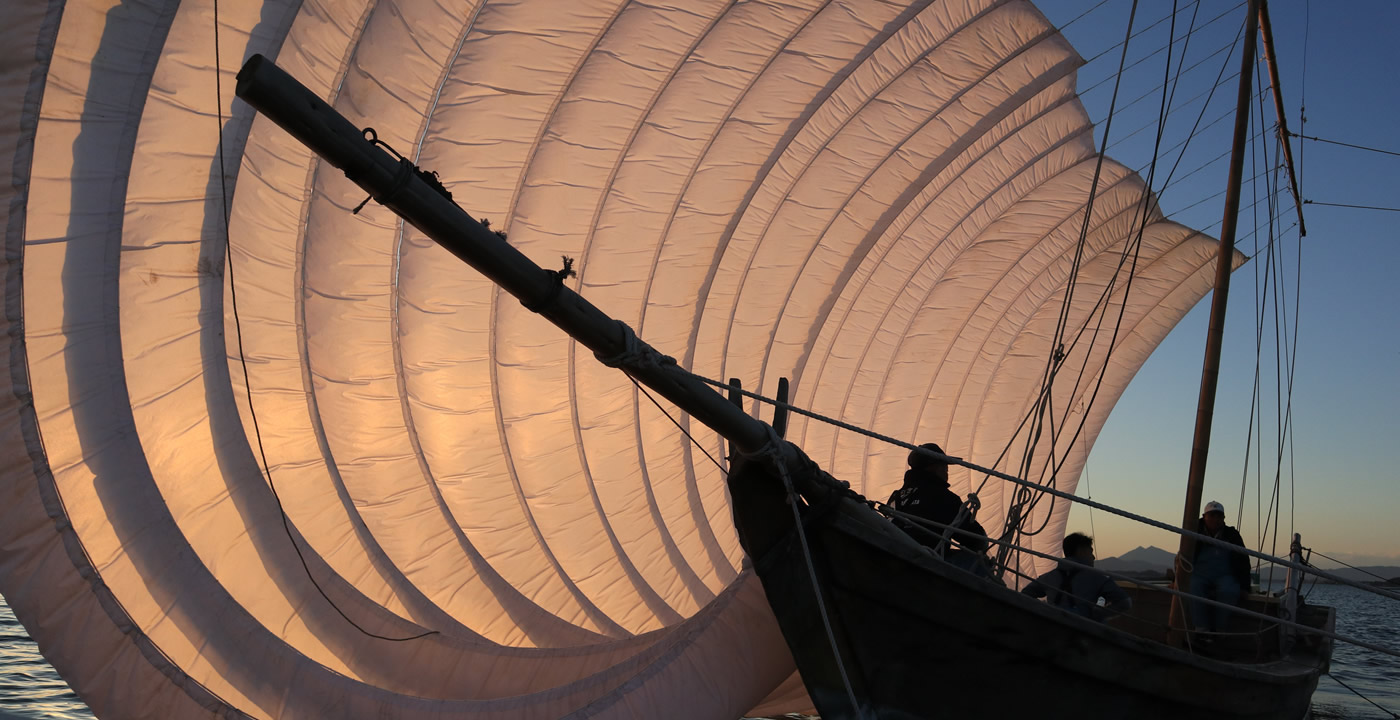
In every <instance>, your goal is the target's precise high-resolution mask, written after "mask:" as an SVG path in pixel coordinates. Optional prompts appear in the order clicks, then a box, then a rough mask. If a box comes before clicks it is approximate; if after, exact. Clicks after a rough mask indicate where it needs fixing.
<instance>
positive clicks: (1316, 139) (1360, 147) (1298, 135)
mask: <svg viewBox="0 0 1400 720" xmlns="http://www.w3.org/2000/svg"><path fill="white" fill-rule="evenodd" d="M1288 136H1289V137H1296V138H1302V139H1304V140H1312V141H1313V142H1320V143H1327V144H1328V145H1341V146H1342V147H1349V148H1355V149H1357V150H1366V151H1368V152H1373V153H1381V154H1382V155H1394V156H1396V157H1400V152H1395V151H1394V150H1382V149H1380V148H1373V147H1367V146H1365V145H1354V144H1352V143H1345V142H1341V141H1340V140H1328V139H1326V138H1320V137H1313V136H1312V135H1303V134H1301V133H1295V132H1291V133H1288Z"/></svg>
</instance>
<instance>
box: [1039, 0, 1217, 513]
mask: <svg viewBox="0 0 1400 720" xmlns="http://www.w3.org/2000/svg"><path fill="white" fill-rule="evenodd" d="M1196 8H1197V10H1198V11H1199V9H1200V3H1199V2H1198V3H1196ZM1176 15H1177V5H1176V1H1175V0H1173V2H1172V14H1171V18H1172V23H1171V26H1170V28H1169V31H1168V42H1167V48H1168V49H1170V48H1171V47H1172V45H1174V44H1175V43H1176V40H1175V38H1176ZM1195 24H1196V14H1195V13H1193V14H1192V16H1191V25H1190V26H1188V28H1187V30H1186V34H1185V35H1184V36H1183V39H1182V48H1181V58H1182V61H1181V62H1180V63H1178V64H1177V70H1176V76H1175V78H1174V79H1173V78H1172V54H1171V53H1170V52H1168V53H1167V62H1166V65H1165V67H1164V69H1163V75H1164V77H1163V80H1162V83H1161V85H1159V86H1158V87H1159V88H1160V89H1161V90H1162V101H1161V103H1160V105H1159V106H1158V108H1157V137H1156V140H1155V143H1154V145H1153V147H1152V162H1151V163H1150V164H1149V167H1148V171H1147V178H1146V179H1145V181H1144V182H1143V191H1142V195H1141V197H1139V199H1138V206H1137V210H1136V212H1137V217H1136V218H1135V219H1134V222H1133V224H1134V225H1137V226H1138V229H1137V233H1136V237H1134V238H1133V240H1131V241H1130V242H1127V243H1125V244H1124V248H1123V253H1122V255H1120V257H1119V261H1118V267H1117V268H1116V269H1115V270H1114V273H1113V276H1112V278H1110V279H1109V282H1108V283H1107V286H1106V287H1105V288H1104V293H1103V296H1104V297H1108V296H1110V295H1111V294H1112V293H1113V290H1114V288H1115V286H1116V285H1117V282H1118V277H1119V274H1120V272H1121V271H1122V269H1123V264H1124V261H1125V259H1126V258H1127V257H1128V255H1130V254H1131V256H1132V264H1131V266H1130V267H1129V268H1128V279H1127V282H1126V283H1124V286H1123V302H1122V304H1121V305H1119V308H1118V317H1117V319H1116V320H1115V322H1114V326H1113V333H1112V335H1111V336H1110V338H1109V342H1108V348H1107V351H1106V352H1105V355H1104V364H1105V367H1106V366H1107V364H1108V361H1109V359H1110V358H1111V357H1112V355H1113V348H1114V346H1115V345H1116V344H1117V341H1118V333H1119V332H1120V330H1121V329H1122V325H1123V317H1124V315H1125V314H1126V312H1127V307H1128V297H1129V296H1130V294H1131V292H1132V285H1133V279H1134V277H1135V274H1136V271H1137V262H1138V259H1139V257H1140V255H1141V251H1142V240H1143V236H1144V234H1145V233H1146V232H1147V226H1148V225H1149V224H1150V223H1149V220H1148V218H1149V217H1150V213H1149V212H1148V211H1149V207H1150V200H1151V197H1152V183H1153V180H1154V179H1155V178H1156V174H1157V161H1158V159H1159V158H1160V157H1161V149H1162V138H1163V137H1164V136H1165V134H1166V123H1167V116H1168V115H1169V114H1170V112H1169V110H1170V108H1171V105H1172V101H1173V99H1174V98H1175V97H1176V89H1177V87H1179V86H1180V83H1181V76H1182V72H1183V70H1182V68H1183V67H1184V65H1185V58H1186V51H1187V50H1188V48H1189V47H1190V42H1191V37H1192V35H1193V33H1194V32H1195V30H1196V27H1195ZM1168 85H1170V90H1168ZM1139 221H1140V222H1139ZM1099 306H1100V304H1098V303H1096V307H1095V308H1094V310H1093V311H1091V312H1090V317H1093V315H1094V314H1095V312H1098V310H1099ZM1101 307H1102V312H1098V315H1099V323H1098V325H1096V326H1095V328H1094V334H1093V336H1091V338H1090V340H1089V346H1090V348H1092V347H1093V346H1094V344H1095V343H1096V342H1097V341H1098V335H1099V331H1100V329H1101V328H1102V324H1103V320H1104V318H1105V316H1106V315H1107V312H1108V305H1107V303H1103V304H1102V305H1101ZM1087 325H1088V321H1087V320H1086V322H1085V326H1086V327H1087ZM1091 356H1092V353H1091V352H1087V351H1086V352H1085V353H1084V362H1083V363H1082V364H1081V365H1080V369H1079V375H1078V377H1076V378H1075V383H1074V387H1073V389H1072V390H1071V391H1070V397H1075V396H1076V395H1077V394H1078V391H1079V383H1080V382H1082V381H1083V379H1084V373H1085V372H1086V371H1087V369H1088V365H1089V359H1090V357H1091ZM1103 380H1104V373H1099V374H1098V378H1097V381H1096V382H1095V384H1094V390H1093V392H1092V393H1091V394H1090V396H1089V399H1088V400H1087V401H1086V402H1082V403H1080V404H1079V406H1080V407H1082V408H1083V410H1082V415H1081V417H1080V421H1079V425H1078V427H1077V428H1076V430H1075V432H1074V435H1073V436H1072V437H1071V438H1070V441H1069V443H1068V444H1067V446H1066V449H1065V453H1064V456H1063V457H1062V458H1060V460H1059V462H1058V463H1056V464H1055V465H1054V467H1053V468H1052V469H1051V471H1050V477H1051V482H1052V483H1053V482H1054V479H1055V478H1056V477H1058V475H1059V470H1060V468H1061V467H1063V466H1064V464H1065V463H1066V462H1068V461H1069V454H1070V450H1071V449H1072V448H1073V447H1074V443H1075V441H1077V440H1078V439H1079V436H1080V434H1082V433H1083V431H1084V424H1085V423H1086V422H1087V421H1088V417H1089V410H1090V409H1091V408H1092V407H1093V406H1094V401H1095V400H1096V399H1097V398H1098V394H1099V390H1100V389H1101V388H1102V386H1103ZM1072 410H1073V407H1067V408H1065V414H1064V418H1063V419H1062V428H1061V431H1063V428H1064V427H1067V426H1068V424H1069V416H1070V413H1071V412H1072ZM1059 441H1060V434H1059V432H1056V431H1054V429H1053V428H1052V431H1051V453H1050V458H1049V459H1050V460H1051V461H1053V460H1054V457H1053V456H1054V450H1053V449H1054V448H1055V447H1058V446H1059ZM1086 462H1087V458H1086ZM1044 497H1045V493H1043V492H1042V493H1040V495H1039V496H1038V497H1037V498H1036V499H1035V500H1034V501H1032V503H1031V505H1030V509H1031V510H1033V509H1034V508H1035V505H1037V504H1038V503H1039V501H1040V500H1041V499H1042V498H1044ZM1051 497H1052V499H1051V506H1050V510H1048V511H1046V514H1045V522H1044V523H1042V526H1041V528H1040V529H1038V530H1037V531H1036V533H1032V534H1038V533H1039V532H1040V531H1041V530H1043V529H1044V527H1045V525H1046V524H1048V523H1049V518H1050V514H1051V513H1052V512H1053V511H1054V499H1053V496H1051Z"/></svg>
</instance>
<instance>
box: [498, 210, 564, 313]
mask: <svg viewBox="0 0 1400 720" xmlns="http://www.w3.org/2000/svg"><path fill="white" fill-rule="evenodd" d="M482 224H483V226H484V227H486V228H487V229H488V230H489V229H490V228H491V225H490V224H489V222H484V223H482ZM496 234H497V235H501V232H500V231H496ZM502 237H504V236H502ZM560 257H562V258H563V260H564V269H562V270H546V271H544V272H545V274H546V275H548V276H549V289H548V290H546V291H545V294H544V297H542V298H539V299H538V300H536V301H534V302H525V300H524V299H522V300H521V301H520V304H521V305H524V306H525V309H526V310H529V311H530V312H534V313H537V312H543V311H544V310H545V308H548V307H549V306H550V305H553V304H554V301H555V300H558V299H559V293H560V291H562V290H563V289H564V281H565V280H566V279H568V278H571V277H576V276H577V275H578V273H576V272H574V259H573V258H571V257H569V256H567V255H561V256H560Z"/></svg>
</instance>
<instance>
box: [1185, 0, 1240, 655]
mask: <svg viewBox="0 0 1400 720" xmlns="http://www.w3.org/2000/svg"><path fill="white" fill-rule="evenodd" d="M1248 5H1249V7H1248V11H1247V12H1248V17H1247V18H1246V20H1245V31H1244V54H1243V57H1242V58H1241V60H1240V87H1239V97H1238V98H1237V101H1236V106H1235V139H1234V145H1233V148H1232V150H1231V152H1230V172H1229V180H1228V186H1227V187H1226V190H1225V218H1224V220H1222V221H1221V223H1220V253H1219V255H1218V256H1217V258H1216V266H1215V294H1214V295H1213V297H1212V298H1211V303H1210V326H1209V329H1208V330H1207V331H1206V356H1205V362H1204V363H1203V366H1202V368H1201V394H1200V397H1199V398H1198V400H1197V401H1196V434H1195V437H1194V439H1193V440H1192V443H1191V467H1190V470H1189V471H1188V474H1187V480H1186V507H1185V510H1184V511H1183V513H1182V517H1181V527H1182V529H1183V530H1188V531H1191V532H1195V531H1196V525H1197V522H1198V520H1199V518H1200V516H1201V491H1202V488H1203V487H1204V485H1205V475H1206V458H1207V456H1208V455H1209V453H1210V429H1211V421H1212V419H1213V413H1214V411H1215V389H1216V385H1217V384H1218V381H1219V379H1220V346H1221V342H1222V340H1223V338H1224V334H1225V306H1226V301H1227V300H1228V299H1229V295H1230V272H1231V270H1233V267H1232V266H1233V265H1234V262H1233V261H1234V253H1235V226H1236V225H1237V223H1238V221H1239V214H1240V185H1241V182H1242V178H1243V174H1244V151H1245V143H1246V141H1247V140H1248V138H1249V105H1250V99H1251V98H1252V96H1253V94H1254V93H1253V88H1254V83H1253V74H1254V55H1255V52H1256V47H1257V44H1256V36H1257V35H1258V34H1259V0H1249V3H1248ZM1195 553H1196V539H1195V538H1193V537H1191V536H1190V535H1182V536H1181V547H1180V549H1179V550H1178V552H1177V556H1176V586H1177V589H1178V590H1181V591H1182V592H1189V591H1190V590H1191V565H1190V560H1191V559H1192V558H1193V557H1194V556H1195ZM1189 627H1190V625H1189V623H1188V622H1187V618H1186V612H1185V609H1184V608H1183V607H1182V604H1181V600H1180V597H1179V596H1176V595H1173V596H1172V608H1171V632H1169V633H1168V639H1169V640H1170V642H1171V643H1172V644H1173V645H1176V646H1178V647H1180V646H1182V645H1184V644H1185V641H1186V637H1185V635H1186V631H1187V630H1188V629H1189Z"/></svg>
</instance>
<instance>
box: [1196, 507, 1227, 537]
mask: <svg viewBox="0 0 1400 720" xmlns="http://www.w3.org/2000/svg"><path fill="white" fill-rule="evenodd" d="M1201 517H1202V518H1203V519H1204V520H1205V523H1206V530H1209V531H1210V532H1215V531H1216V530H1219V529H1220V526H1222V525H1224V524H1225V506H1224V505H1221V504H1220V503H1218V502H1216V501H1214V500H1211V501H1210V502H1208V503H1206V510H1205V514H1204V515H1202V516H1201Z"/></svg>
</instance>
